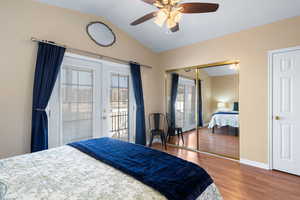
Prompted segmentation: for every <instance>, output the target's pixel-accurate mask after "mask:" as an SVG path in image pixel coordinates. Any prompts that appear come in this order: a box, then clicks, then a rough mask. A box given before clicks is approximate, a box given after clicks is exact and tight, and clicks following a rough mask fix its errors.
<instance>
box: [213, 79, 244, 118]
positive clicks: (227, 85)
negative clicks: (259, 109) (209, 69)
mask: <svg viewBox="0 0 300 200" xmlns="http://www.w3.org/2000/svg"><path fill="white" fill-rule="evenodd" d="M236 101H239V76H238V75H227V76H213V77H211V110H212V112H216V111H217V110H218V106H217V104H218V102H223V103H225V106H226V107H225V109H226V110H232V109H233V102H236Z"/></svg>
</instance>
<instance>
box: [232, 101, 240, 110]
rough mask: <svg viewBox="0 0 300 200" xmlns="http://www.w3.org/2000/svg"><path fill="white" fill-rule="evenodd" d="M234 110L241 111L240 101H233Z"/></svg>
mask: <svg viewBox="0 0 300 200" xmlns="http://www.w3.org/2000/svg"><path fill="white" fill-rule="evenodd" d="M233 111H239V102H234V103H233Z"/></svg>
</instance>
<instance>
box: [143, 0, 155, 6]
mask: <svg viewBox="0 0 300 200" xmlns="http://www.w3.org/2000/svg"><path fill="white" fill-rule="evenodd" d="M142 1H143V2H145V3H147V4H151V5H153V4H154V3H155V2H156V0H142Z"/></svg>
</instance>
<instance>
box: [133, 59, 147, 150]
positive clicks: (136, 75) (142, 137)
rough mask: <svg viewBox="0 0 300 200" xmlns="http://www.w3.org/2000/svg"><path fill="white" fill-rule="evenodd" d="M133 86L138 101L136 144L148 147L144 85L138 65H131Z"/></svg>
mask: <svg viewBox="0 0 300 200" xmlns="http://www.w3.org/2000/svg"><path fill="white" fill-rule="evenodd" d="M130 71H131V77H132V85H133V90H134V96H135V101H136V107H137V109H136V126H135V131H136V132H135V143H136V144H141V145H146V125H145V108H144V96H143V85H142V78H141V66H140V65H139V64H137V63H130Z"/></svg>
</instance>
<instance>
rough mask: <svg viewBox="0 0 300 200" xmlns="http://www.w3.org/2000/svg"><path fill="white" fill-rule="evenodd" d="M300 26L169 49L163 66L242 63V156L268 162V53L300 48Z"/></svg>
mask: <svg viewBox="0 0 300 200" xmlns="http://www.w3.org/2000/svg"><path fill="white" fill-rule="evenodd" d="M299 27H300V17H295V18H291V19H287V20H283V21H278V22H275V23H272V24H268V25H264V26H260V27H256V28H252V29H249V30H245V31H241V32H239V33H234V34H230V35H226V36H224V37H220V38H216V39H213V40H208V41H205V42H201V43H196V44H193V45H190V46H186V47H182V48H178V49H175V50H170V51H167V52H163V53H161V54H160V56H161V66H163V67H164V68H176V67H185V66H193V65H198V64H206V63H211V62H216V61H223V60H227V59H238V60H240V61H241V63H240V93H239V94H240V125H241V130H240V155H241V158H244V159H249V160H252V161H257V162H263V163H267V162H268V134H267V108H268V106H267V80H268V78H267V77H268V74H267V67H268V51H270V50H274V49H280V48H286V47H293V46H297V45H300V28H299Z"/></svg>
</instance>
